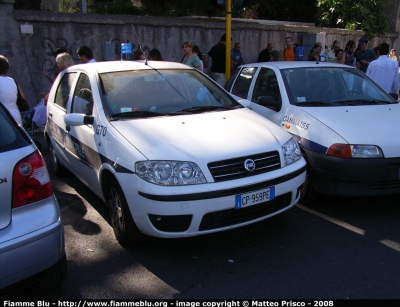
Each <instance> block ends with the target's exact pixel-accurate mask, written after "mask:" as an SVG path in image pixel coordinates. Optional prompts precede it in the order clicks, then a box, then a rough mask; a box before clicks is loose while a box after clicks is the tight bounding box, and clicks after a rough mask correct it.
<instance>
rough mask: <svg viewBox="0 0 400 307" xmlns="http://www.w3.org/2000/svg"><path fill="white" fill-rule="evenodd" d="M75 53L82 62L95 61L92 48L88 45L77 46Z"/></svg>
mask: <svg viewBox="0 0 400 307" xmlns="http://www.w3.org/2000/svg"><path fill="white" fill-rule="evenodd" d="M76 53H77V54H78V56H79V58H80V59H81V61H82V63H84V64H86V63H94V62H96V60H95V59H94V57H93V52H92V49H90V48H89V47H88V46H81V47H79V49H78V50H77V51H76Z"/></svg>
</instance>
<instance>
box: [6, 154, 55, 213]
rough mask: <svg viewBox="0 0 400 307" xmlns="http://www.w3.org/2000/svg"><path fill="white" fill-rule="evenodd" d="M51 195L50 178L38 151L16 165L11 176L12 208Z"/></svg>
mask: <svg viewBox="0 0 400 307" xmlns="http://www.w3.org/2000/svg"><path fill="white" fill-rule="evenodd" d="M52 194H53V188H52V186H51V182H50V176H49V173H48V171H47V167H46V164H45V162H44V160H43V157H42V155H41V154H40V152H39V151H35V152H34V153H33V154H31V155H29V156H27V157H26V158H24V159H22V160H21V161H19V162H18V163H17V165H16V166H15V168H14V174H13V201H12V208H17V207H21V206H24V205H27V204H30V203H33V202H36V201H39V200H42V199H45V198H47V197H50V196H51V195H52Z"/></svg>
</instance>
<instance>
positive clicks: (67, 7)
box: [58, 0, 80, 13]
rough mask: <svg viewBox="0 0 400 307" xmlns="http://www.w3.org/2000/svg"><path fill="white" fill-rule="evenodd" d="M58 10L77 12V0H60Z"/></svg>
mask: <svg viewBox="0 0 400 307" xmlns="http://www.w3.org/2000/svg"><path fill="white" fill-rule="evenodd" d="M58 5H59V11H60V12H63V13H78V12H79V11H80V10H79V0H60V2H59V4H58Z"/></svg>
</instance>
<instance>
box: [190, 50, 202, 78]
mask: <svg viewBox="0 0 400 307" xmlns="http://www.w3.org/2000/svg"><path fill="white" fill-rule="evenodd" d="M192 51H193V53H194V54H195V55H197V56H198V57H199V59H200V66H201V68H200V71H201V72H204V62H203V54H202V53H201V51H200V47H199V46H197V45H194V46H193V48H192Z"/></svg>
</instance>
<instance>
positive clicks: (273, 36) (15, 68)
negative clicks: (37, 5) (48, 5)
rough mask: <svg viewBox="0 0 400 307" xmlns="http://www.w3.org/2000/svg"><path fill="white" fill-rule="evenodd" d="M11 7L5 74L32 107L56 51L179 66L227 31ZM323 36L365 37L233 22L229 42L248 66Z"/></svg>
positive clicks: (6, 16) (3, 2)
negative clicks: (141, 57)
mask: <svg viewBox="0 0 400 307" xmlns="http://www.w3.org/2000/svg"><path fill="white" fill-rule="evenodd" d="M13 2H14V0H0V31H1V33H2V35H1V36H0V54H3V55H5V56H6V57H7V58H8V59H9V61H10V65H11V68H10V71H9V75H10V76H11V77H13V78H15V79H16V80H17V81H18V82H19V83H20V84H21V86H22V88H23V90H24V92H25V94H26V95H27V96H28V100H29V102H30V103H31V105H35V104H36V103H37V102H38V101H39V100H40V96H39V93H40V92H46V91H48V90H49V89H50V87H51V84H50V83H49V82H48V80H47V79H46V78H45V77H44V76H43V75H42V73H41V72H42V71H45V72H47V73H48V74H50V75H53V76H56V75H57V68H56V66H55V59H54V57H53V56H52V53H53V51H54V50H55V49H56V48H57V47H63V48H66V49H67V50H69V51H70V52H71V54H72V56H73V58H74V61H75V63H79V58H78V56H77V55H76V50H77V49H78V48H79V47H80V46H81V45H87V46H89V47H91V48H92V50H93V53H94V55H95V58H96V60H97V61H103V60H106V58H112V57H115V59H116V60H119V59H120V54H121V49H120V45H121V43H123V42H126V41H129V42H130V43H132V44H133V45H134V47H135V48H137V47H138V45H139V44H141V46H142V47H143V49H145V50H150V49H152V48H157V49H159V50H160V51H161V53H162V55H163V57H164V59H165V60H168V61H176V62H180V60H181V58H182V56H183V52H182V47H181V45H182V43H183V42H184V41H191V42H193V44H196V45H199V47H200V50H201V51H202V52H203V53H204V54H206V53H207V52H208V51H209V49H210V48H211V47H212V46H213V45H214V44H216V43H217V42H218V41H219V38H220V37H221V35H222V34H223V33H224V32H225V26H226V25H225V19H224V18H206V17H190V18H162V17H144V16H120V15H96V14H68V13H56V12H48V11H43V10H42V11H29V10H14V9H13ZM21 25H22V26H23V27H22V30H23V31H21ZM22 32H24V33H22ZM321 32H323V33H325V35H323V37H324V38H326V40H325V44H327V45H331V44H332V42H333V40H335V39H337V40H339V41H340V43H341V45H342V47H344V46H345V44H346V42H347V41H348V40H350V39H352V40H355V41H358V39H359V38H360V37H361V36H362V35H364V34H365V33H364V32H362V31H347V30H342V29H327V28H317V27H314V26H313V25H312V24H304V23H291V24H287V23H285V22H276V21H260V20H242V19H232V39H233V40H232V43H234V42H236V41H238V42H240V43H241V46H242V54H243V57H244V61H245V62H246V63H251V62H255V61H256V60H257V56H258V53H259V52H260V51H261V50H262V49H264V48H265V47H266V45H267V43H269V42H271V43H273V44H274V47H275V49H276V50H278V51H280V52H281V51H282V50H283V48H284V39H285V37H286V36H291V37H293V40H294V41H295V42H298V43H300V44H303V39H304V38H305V37H309V36H310V35H311V36H313V35H315V34H317V33H321ZM382 41H386V42H388V43H389V45H390V46H391V47H394V48H397V50H400V41H399V40H398V37H397V33H389V34H387V35H386V36H384V37H378V38H375V39H374V40H373V41H372V42H370V46H371V47H372V46H376V45H377V44H379V43H380V42H382ZM106 42H110V45H111V50H110V52H109V54H108V57H106V56H105V54H104V53H103V46H104V44H105V43H106ZM306 52H308V51H307V50H306ZM399 53H400V52H399Z"/></svg>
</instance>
